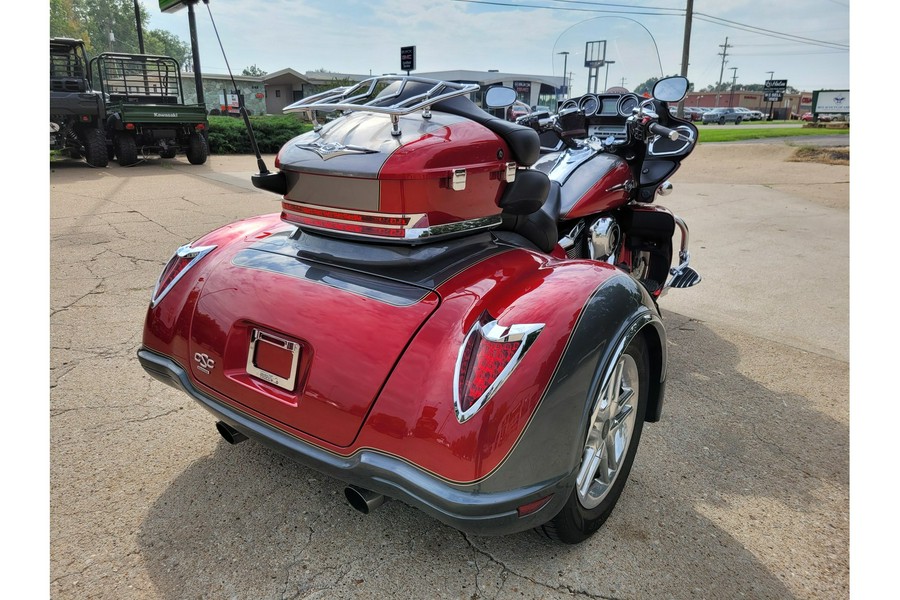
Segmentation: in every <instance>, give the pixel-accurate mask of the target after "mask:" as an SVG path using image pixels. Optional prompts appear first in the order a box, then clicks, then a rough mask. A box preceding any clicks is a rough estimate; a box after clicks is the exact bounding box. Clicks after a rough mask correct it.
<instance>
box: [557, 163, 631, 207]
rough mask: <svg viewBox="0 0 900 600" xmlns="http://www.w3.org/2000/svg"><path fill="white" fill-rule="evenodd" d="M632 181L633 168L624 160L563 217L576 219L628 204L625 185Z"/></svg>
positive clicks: (600, 179) (605, 174)
mask: <svg viewBox="0 0 900 600" xmlns="http://www.w3.org/2000/svg"><path fill="white" fill-rule="evenodd" d="M631 179H632V177H631V167H629V166H628V163H626V162H625V161H624V160H618V161H617V162H615V163H614V164H613V165H612V166H611V168H610V169H609V170H608V171H606V172H605V173H604V174H603V175H602V176H601V177H600V178H599V179H597V180H596V182H594V183H593V185H591V187H590V188H588V189H587V191H585V192H584V194H582V195H581V197H580V198H578V199H577V200H576V201H575V203H574V204H573V205H572V207H571V208H569V209H568V210H567V211H564V214H562V215H561V216H562V217H563V218H565V219H576V218H580V217H586V216H589V215H593V214H597V213H601V212H606V211H609V210H612V209H614V208H617V207H619V206H622V205H623V204H626V203H627V202H628V191H627V189H626V185H625V184H626V182H628V181H630V180H631Z"/></svg>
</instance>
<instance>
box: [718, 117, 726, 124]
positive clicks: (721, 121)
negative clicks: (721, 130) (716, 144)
mask: <svg viewBox="0 0 900 600" xmlns="http://www.w3.org/2000/svg"><path fill="white" fill-rule="evenodd" d="M724 124H725V117H719V125H724Z"/></svg>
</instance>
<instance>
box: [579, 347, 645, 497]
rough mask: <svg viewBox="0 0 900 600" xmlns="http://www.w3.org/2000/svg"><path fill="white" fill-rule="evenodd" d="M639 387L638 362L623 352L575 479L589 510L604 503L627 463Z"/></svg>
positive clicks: (594, 413) (593, 419)
mask: <svg viewBox="0 0 900 600" xmlns="http://www.w3.org/2000/svg"><path fill="white" fill-rule="evenodd" d="M639 386H640V383H639V379H638V367H637V363H636V362H635V360H634V358H632V356H631V355H630V354H625V353H623V354H622V356H621V357H619V360H618V361H617V362H616V366H615V369H613V372H612V376H611V377H610V379H609V383H607V384H606V386H604V388H603V390H602V391H601V392H600V396H599V398H597V401H596V402H595V403H594V408H593V411H592V413H591V420H590V427H589V428H588V433H587V438H586V439H585V442H584V453H583V454H582V458H581V467H580V468H579V469H578V476H577V477H576V479H575V486H576V492H577V494H578V500H579V502H580V503H581V505H582V506H583V507H585V508H587V509H592V508H596V507H597V506H598V505H599V504H600V503H601V502H603V499H604V498H606V496H607V495H608V494H609V492H610V490H611V489H612V487H613V484H615V482H616V478H617V477H618V476H619V473H621V471H622V468H623V466H624V464H625V457H626V456H627V455H628V449H629V448H630V447H631V439H632V436H633V435H634V424H635V416H636V415H637V406H636V404H637V401H638V398H639V392H640V389H639Z"/></svg>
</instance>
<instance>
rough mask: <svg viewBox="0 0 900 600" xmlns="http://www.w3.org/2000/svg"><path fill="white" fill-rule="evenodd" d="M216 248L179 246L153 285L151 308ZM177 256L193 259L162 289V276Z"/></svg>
mask: <svg viewBox="0 0 900 600" xmlns="http://www.w3.org/2000/svg"><path fill="white" fill-rule="evenodd" d="M215 249H216V246H197V247H196V248H191V245H190V244H185V245H184V246H181V247H180V248H178V250H176V251H175V254H173V255H172V257H171V258H169V260H167V261H166V264H165V265H163V271H162V273H160V274H159V279H157V280H156V285H155V286H154V287H153V293H152V294H151V295H150V308H153V307H154V306H156V305H157V304H159V303H160V302H161V301H162V299H163V298H164V297H165V296H166V294H168V293H169V290H171V289H172V288H173V287H175V284H176V283H178V282H179V281H180V280H181V278H182V277H184V274H185V273H187V272H188V271H189V270H190V269H191V267H193V266H194V265H195V264H197V263H198V262H199V261H200V259H202V258H203V257H204V256H206V255H207V254H209V253H210V252H212V251H213V250H215ZM175 256H178V257H179V258H190V259H191V261H190V262H189V263H188V264H187V265H185V267H184V268H183V269H181V271H179V272H178V275H176V276H175V279H173V280H172V281H171V282H169V285H167V286H166V288H165V289H164V290H162V291H160V289H159V284H160V283H162V276H163V275H164V274H165V272H166V266H167V265H168V264H169V263H170V262H172V258H175Z"/></svg>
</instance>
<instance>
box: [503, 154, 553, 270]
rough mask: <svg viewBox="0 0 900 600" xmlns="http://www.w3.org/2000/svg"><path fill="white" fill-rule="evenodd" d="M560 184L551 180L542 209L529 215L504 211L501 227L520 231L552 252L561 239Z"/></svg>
mask: <svg viewBox="0 0 900 600" xmlns="http://www.w3.org/2000/svg"><path fill="white" fill-rule="evenodd" d="M531 172H537V171H531ZM559 197H560V186H559V183H557V182H555V181H551V182H550V191H549V193H548V194H547V199H546V201H544V204H543V206H541V208H540V209H538V210H536V211H534V212H533V213H531V214H527V215H516V214H512V213H510V212H507V211H504V212H503V213H502V215H501V216H502V217H503V223H502V225H500V229H503V230H506V231H512V232H514V233H518V234H519V235H521V236H522V237H524V238H525V239H527V240H528V241H529V242H531V243H532V244H534V245H535V246H537V247H538V249H540V250H541V251H543V252H547V253H549V252H552V251H553V248H554V247H555V246H556V243H557V242H558V241H559V231H558V229H557V225H556V222H557V220H558V219H559V206H560V198H559Z"/></svg>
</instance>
